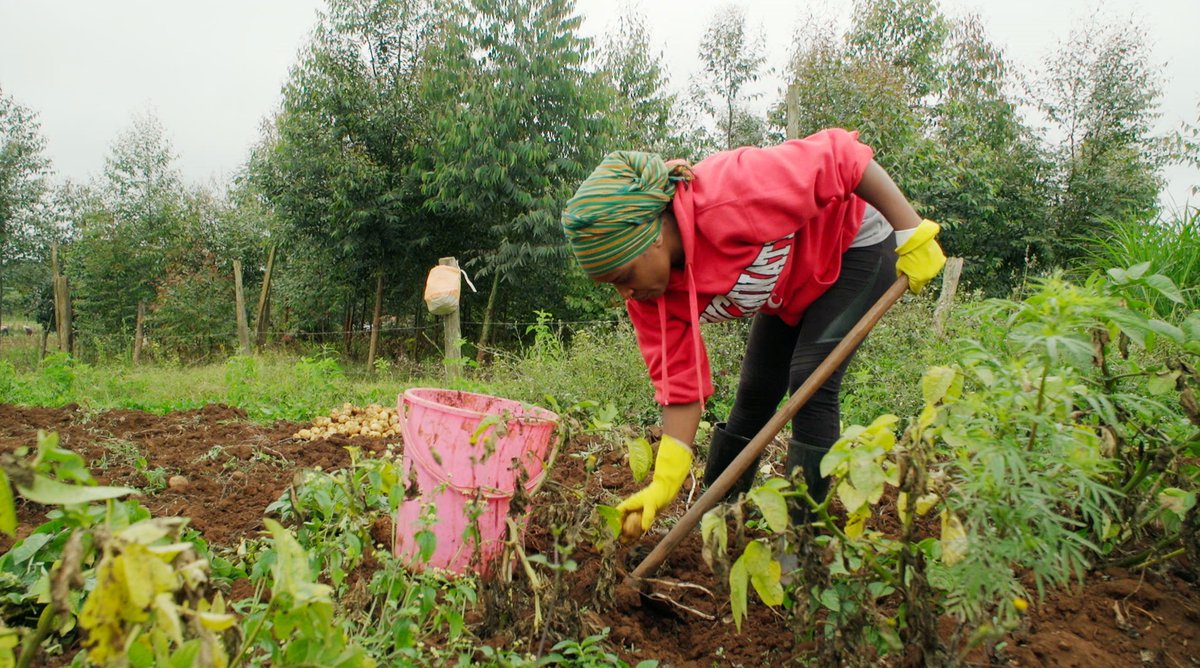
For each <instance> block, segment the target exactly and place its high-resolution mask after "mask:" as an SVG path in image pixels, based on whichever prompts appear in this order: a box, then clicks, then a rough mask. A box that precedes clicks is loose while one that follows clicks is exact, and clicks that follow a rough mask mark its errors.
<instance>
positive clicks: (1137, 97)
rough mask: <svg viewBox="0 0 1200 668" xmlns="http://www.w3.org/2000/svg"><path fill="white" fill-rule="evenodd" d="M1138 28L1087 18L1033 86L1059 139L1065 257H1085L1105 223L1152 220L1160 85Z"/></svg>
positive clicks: (1058, 218)
mask: <svg viewBox="0 0 1200 668" xmlns="http://www.w3.org/2000/svg"><path fill="white" fill-rule="evenodd" d="M1150 48H1151V46H1150V43H1149V42H1147V41H1146V40H1145V33H1144V31H1143V30H1142V29H1141V27H1140V26H1138V25H1137V24H1136V23H1121V24H1109V25H1104V24H1101V23H1099V22H1098V21H1097V20H1096V19H1093V20H1092V21H1090V22H1089V23H1088V24H1085V25H1083V26H1081V27H1079V28H1078V29H1076V30H1073V31H1072V32H1071V34H1070V36H1069V37H1068V38H1067V40H1066V41H1064V42H1063V43H1062V44H1061V45H1060V46H1059V48H1058V49H1057V51H1056V52H1055V53H1054V54H1053V55H1052V56H1051V58H1050V59H1049V61H1048V66H1047V69H1046V71H1045V73H1044V77H1043V78H1042V80H1041V81H1040V82H1039V85H1038V86H1037V94H1038V101H1039V105H1040V108H1041V110H1042V111H1043V112H1044V113H1045V115H1046V117H1047V118H1048V119H1049V120H1050V122H1051V123H1052V124H1053V127H1054V129H1055V130H1056V131H1057V132H1058V134H1059V135H1060V136H1061V137H1062V139H1061V141H1060V142H1058V143H1057V145H1056V147H1055V157H1056V162H1057V170H1056V181H1057V187H1058V197H1057V200H1056V202H1055V212H1054V220H1055V223H1056V228H1055V230H1054V233H1055V234H1056V236H1057V237H1058V238H1059V239H1060V240H1061V243H1060V245H1061V252H1062V254H1063V256H1064V258H1066V259H1070V258H1074V257H1078V256H1080V255H1082V254H1083V253H1084V252H1085V247H1086V246H1087V245H1088V243H1089V241H1088V239H1089V238H1094V237H1095V235H1097V234H1101V233H1102V230H1103V225H1104V221H1105V220H1109V219H1125V218H1134V219H1149V218H1150V217H1152V215H1153V213H1154V211H1155V207H1156V199H1157V195H1158V191H1159V189H1160V188H1161V186H1162V180H1161V176H1160V167H1161V161H1162V159H1163V153H1162V148H1163V145H1162V143H1161V142H1162V140H1161V139H1160V138H1158V137H1156V136H1154V134H1153V129H1152V128H1153V123H1154V121H1155V119H1156V118H1157V117H1158V114H1159V111H1158V109H1159V103H1160V100H1161V95H1162V82H1161V79H1160V77H1159V75H1158V74H1157V70H1156V68H1155V66H1154V64H1153V63H1151V61H1150Z"/></svg>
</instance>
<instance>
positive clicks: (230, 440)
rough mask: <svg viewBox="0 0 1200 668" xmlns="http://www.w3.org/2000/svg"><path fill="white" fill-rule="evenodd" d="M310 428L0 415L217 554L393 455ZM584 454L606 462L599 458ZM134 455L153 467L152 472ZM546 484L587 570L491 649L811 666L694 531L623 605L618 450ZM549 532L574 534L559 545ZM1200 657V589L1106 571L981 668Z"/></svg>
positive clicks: (193, 415)
mask: <svg viewBox="0 0 1200 668" xmlns="http://www.w3.org/2000/svg"><path fill="white" fill-rule="evenodd" d="M300 426H301V425H298V424H295V423H286V422H277V423H275V424H273V425H259V424H255V423H252V422H250V421H248V420H247V419H246V418H245V415H244V414H243V413H242V412H241V411H239V410H237V409H234V408H230V407H227V406H208V407H205V408H203V409H199V410H193V411H184V412H179V413H172V414H169V415H163V416H158V415H153V414H149V413H144V412H140V411H130V410H117V411H107V412H89V411H86V410H83V409H80V408H78V407H74V406H68V407H65V408H61V409H44V408H25V407H17V406H12V405H2V404H0V452H7V451H12V450H13V449H15V448H17V447H20V446H31V447H32V446H33V445H34V444H35V443H36V435H37V431H38V430H39V429H41V430H47V431H56V432H58V434H59V435H60V438H61V443H62V444H63V445H64V446H65V447H68V448H70V449H72V450H74V451H75V452H78V453H80V454H81V455H82V456H83V457H84V458H85V460H87V461H88V462H89V464H90V465H91V467H92V471H93V473H94V474H95V475H96V477H97V478H98V479H100V480H101V481H102V482H104V483H108V484H124V485H130V486H135V487H140V488H145V487H146V486H147V477H146V475H145V474H144V471H146V470H150V471H154V470H156V469H162V470H163V472H164V473H165V474H166V476H167V477H169V476H172V475H182V476H184V477H185V478H186V479H187V484H186V485H185V486H182V487H179V488H177V489H170V488H167V489H161V490H160V491H157V492H155V493H150V494H147V495H146V496H145V497H144V498H143V499H142V503H143V504H144V505H146V506H147V507H148V508H149V509H150V510H151V511H152V512H153V513H154V514H155V515H180V516H186V517H190V518H191V525H192V526H193V527H195V528H196V529H198V530H199V531H200V532H201V533H202V534H203V536H204V538H205V539H206V540H207V541H209V542H210V543H211V544H214V545H219V546H235V545H237V543H238V541H239V540H240V539H241V538H243V537H247V536H253V535H255V534H256V533H257V532H259V531H260V530H262V528H263V525H262V518H263V515H264V512H265V509H266V507H267V505H268V504H270V503H271V502H273V501H274V500H275V499H277V498H278V497H279V496H280V494H282V493H283V492H284V491H285V490H286V489H287V486H288V485H289V484H290V483H291V481H292V479H293V476H294V475H295V473H296V472H297V471H299V470H301V469H303V468H312V467H316V466H320V467H322V468H324V469H326V470H328V469H335V468H338V467H341V466H345V465H346V464H348V463H349V456H348V454H347V453H346V450H345V449H344V447H343V446H346V445H356V446H359V447H362V448H363V449H364V450H368V451H374V452H378V451H381V450H383V449H384V447H385V443H384V442H383V441H380V440H372V439H354V440H353V441H351V440H350V439H345V438H337V439H330V440H320V441H313V442H309V441H302V440H298V439H294V438H292V434H293V433H295V431H296V430H297V428H299V427H300ZM587 452H591V453H593V454H594V455H595V457H594V458H590V459H589V458H588V457H587V456H586V454H587ZM135 453H136V454H135ZM138 455H140V456H141V457H144V458H145V460H146V463H145V465H143V466H141V470H139V467H138V465H137V464H136V457H137V456H138ZM164 480H165V478H164ZM547 480H548V481H547V483H546V484H544V485H543V487H542V489H541V490H540V491H539V492H538V495H537V497H535V498H534V499H533V502H532V504H531V505H532V508H533V513H532V516H531V518H530V521H529V526H528V534H527V537H526V541H527V549H528V550H529V552H530V553H538V552H541V553H545V554H547V555H548V556H552V555H553V554H554V548H553V546H554V544H555V542H556V541H557V542H559V543H560V544H561V543H564V542H573V543H574V549H573V551H572V552H571V555H570V556H571V558H572V559H574V560H575V561H576V562H577V564H578V568H577V570H575V571H574V572H572V573H566V574H565V575H564V576H563V579H562V581H561V583H560V586H558V587H557V588H555V587H551V588H550V589H549V590H547V591H545V592H543V594H542V600H541V603H542V613H543V615H544V616H545V619H546V626H545V627H546V628H548V629H549V632H548V633H544V634H543V633H542V632H540V631H535V630H534V629H533V625H532V610H531V606H530V605H529V600H528V598H527V596H528V586H527V583H525V582H524V581H523V578H522V577H521V575H520V569H518V572H517V575H515V576H514V582H513V583H512V584H507V583H499V582H490V583H486V584H485V585H484V592H483V593H482V595H481V597H480V599H481V601H490V603H485V604H482V605H481V609H480V610H478V611H476V612H475V613H473V614H472V615H471V616H470V617H469V620H470V621H471V625H472V628H473V629H474V630H475V631H476V632H477V633H478V634H479V636H480V637H481V638H482V639H483V641H484V642H487V643H488V644H491V645H495V646H514V645H515V646H520V647H523V648H526V649H528V650H529V651H536V650H538V648H539V647H540V648H543V649H548V648H549V647H550V646H552V645H553V644H554V642H555V640H556V638H559V637H574V638H581V637H584V636H586V635H590V634H593V633H598V632H601V631H602V630H603V629H604V628H608V629H610V633H611V635H610V639H611V640H612V641H613V645H614V646H615V649H616V650H617V651H618V653H619V654H620V655H621V656H622V658H624V659H625V660H627V661H630V663H631V664H632V663H636V662H637V660H640V659H644V658H656V659H659V660H660V661H661V662H662V665H664V666H713V665H722V666H724V665H731V666H737V665H743V666H761V665H770V664H780V665H782V664H788V665H797V664H801V665H803V664H805V660H804V659H805V657H807V656H809V655H811V652H812V650H813V645H812V643H811V642H804V641H802V640H798V639H797V638H795V636H794V630H793V629H792V628H791V627H790V625H789V623H788V622H787V621H786V618H785V616H784V615H782V614H780V613H778V612H777V611H775V610H771V609H768V608H767V607H765V606H763V605H761V603H758V602H757V601H756V600H755V598H754V595H753V594H751V603H750V609H749V616H748V618H747V619H746V620H745V621H744V622H743V631H742V633H740V634H739V633H737V632H736V630H735V628H734V624H733V620H732V617H731V615H730V610H729V605H728V595H727V592H726V590H725V589H724V587H723V585H722V583H721V582H719V581H718V578H717V577H716V576H714V575H713V573H712V572H711V571H710V570H709V568H708V567H707V566H706V565H705V564H704V563H703V561H702V560H701V559H700V556H699V554H700V539H699V536H698V533H696V532H694V533H693V534H692V535H691V536H689V537H688V538H687V539H686V540H685V541H684V542H683V543H682V544H681V545H680V546H679V547H678V548H677V549H676V550H675V552H674V554H673V555H672V556H671V557H670V558H669V559H668V560H667V562H666V563H665V564H664V566H663V567H662V568H661V569H660V571H659V573H658V577H659V578H660V581H659V582H656V583H650V585H649V586H646V587H644V588H643V591H645V592H647V593H650V594H663V595H665V597H666V598H669V599H670V601H673V603H672V602H668V601H665V600H661V599H652V598H648V597H646V596H639V595H634V596H632V597H630V598H629V600H624V601H619V602H618V601H616V600H614V597H616V598H620V594H619V593H618V590H619V589H620V586H619V585H620V584H621V582H622V580H623V578H624V576H625V574H626V573H627V572H629V571H630V570H632V569H633V567H634V566H636V565H637V563H638V562H639V561H640V559H641V558H642V557H644V556H645V554H646V553H647V552H648V551H649V549H650V548H651V547H653V545H654V543H655V542H656V541H657V539H658V538H660V537H661V536H662V535H663V533H664V531H665V530H664V529H662V528H661V527H662V525H663V523H662V522H660V523H658V525H657V526H656V529H655V530H654V531H652V533H651V534H650V535H648V536H646V537H644V538H643V539H642V541H640V542H639V543H637V544H635V545H633V546H629V547H609V548H605V549H603V550H600V549H598V548H597V547H595V545H594V540H595V538H596V534H595V533H594V532H593V531H592V529H591V528H590V527H592V526H593V523H592V522H591V521H589V519H588V515H589V514H590V509H591V508H592V507H593V505H594V504H595V503H609V504H612V503H615V502H616V501H617V500H618V499H619V498H620V497H621V496H622V495H624V494H626V493H628V492H630V491H632V490H633V489H636V488H637V486H638V485H637V483H635V482H634V481H633V480H632V479H631V477H630V475H629V472H628V467H626V466H625V465H624V464H623V463H622V462H621V454H620V453H619V452H613V451H610V450H609V449H607V448H605V447H603V446H602V445H601V444H598V443H591V442H588V441H586V440H583V439H581V440H577V441H576V442H574V443H571V444H570V445H569V447H567V448H565V449H564V450H563V451H562V452H560V453H559V456H558V458H557V460H556V463H555V466H554V469H553V470H552V472H551V475H550V476H549V477H548V479H547ZM692 484H693V483H692V482H691V481H689V482H688V483H685V486H684V490H683V492H682V494H681V496H683V497H685V498H686V497H687V495H688V494H689V493H694V494H695V495H697V496H698V495H699V489H695V490H692V489H691V485H692ZM676 505H677V506H680V507H681V506H682V505H683V504H676ZM18 506H19V507H18V512H19V520H20V527H19V530H18V535H19V536H24V535H28V533H29V532H30V531H31V530H32V529H33V528H34V527H36V526H37V525H38V524H39V523H41V522H43V521H44V519H45V517H44V510H45V509H44V508H43V507H41V506H38V505H36V504H32V503H28V502H19V503H18ZM676 512H679V511H678V509H676ZM676 516H677V515H676ZM388 524H389V523H388V522H386V521H382V522H380V524H379V527H378V532H377V533H379V534H380V536H381V537H382V536H385V535H388V534H389V533H390V528H389V525H388ZM552 527H560V528H564V530H562V532H561V533H560V535H558V536H557V537H556V536H555V531H554V530H553V529H552ZM11 546H12V541H11V540H8V539H7V538H4V537H0V550H8V549H9V548H10V547H11ZM1182 574H1186V573H1182ZM1193 580H1194V578H1193ZM681 583H683V584H681ZM245 584H247V583H245V582H239V583H235V586H234V590H233V591H234V595H235V597H236V596H237V595H242V596H249V595H250V594H251V593H252V591H251V590H250V589H249V588H248V587H246V586H242V585H245ZM686 585H698V586H700V587H703V588H704V589H703V590H701V589H696V588H693V587H689V586H686ZM514 592H516V593H515V594H514ZM709 593H711V595H710V594H709ZM500 594H502V595H500ZM684 606H686V607H684ZM1197 657H1200V590H1198V589H1197V586H1196V585H1195V584H1193V583H1192V582H1189V581H1185V580H1183V579H1181V578H1180V577H1178V576H1177V575H1172V574H1171V572H1170V571H1166V572H1163V573H1149V572H1148V573H1134V572H1123V571H1108V572H1102V573H1093V574H1091V575H1090V576H1089V578H1088V581H1087V583H1086V585H1085V586H1084V587H1082V588H1079V589H1077V590H1075V591H1071V592H1061V593H1056V594H1053V595H1051V596H1049V597H1048V598H1047V600H1046V601H1045V602H1044V603H1042V604H1035V605H1034V607H1033V608H1031V611H1030V614H1029V616H1028V618H1027V623H1026V625H1025V626H1024V628H1022V629H1019V630H1018V631H1017V632H1016V633H1014V634H1013V635H1011V636H1010V637H1009V638H1008V639H1007V645H1006V647H1005V648H1004V650H1003V651H1002V652H1001V653H998V654H997V655H996V656H993V657H982V658H977V659H975V660H974V661H972V662H970V663H974V664H976V665H1011V666H1086V667H1087V668H1108V667H1117V666H1121V667H1125V666H1168V667H1173V668H1183V667H1195V666H1200V659H1198V658H1197Z"/></svg>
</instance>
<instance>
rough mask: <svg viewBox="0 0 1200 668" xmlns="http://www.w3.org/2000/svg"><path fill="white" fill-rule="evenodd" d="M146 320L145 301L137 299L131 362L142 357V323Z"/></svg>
mask: <svg viewBox="0 0 1200 668" xmlns="http://www.w3.org/2000/svg"><path fill="white" fill-rule="evenodd" d="M145 321H146V303H145V302H143V301H141V300H140V299H139V300H138V312H137V322H136V324H135V325H134V327H133V363H134V364H137V363H138V361H139V360H140V359H141V357H142V323H144V322H145Z"/></svg>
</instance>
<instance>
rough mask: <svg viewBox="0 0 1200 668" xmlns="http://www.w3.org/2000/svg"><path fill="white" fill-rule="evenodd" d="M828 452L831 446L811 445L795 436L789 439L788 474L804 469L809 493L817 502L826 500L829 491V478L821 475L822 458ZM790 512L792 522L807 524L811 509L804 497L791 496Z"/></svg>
mask: <svg viewBox="0 0 1200 668" xmlns="http://www.w3.org/2000/svg"><path fill="white" fill-rule="evenodd" d="M827 452H829V448H822V447H819V446H816V445H810V444H808V443H803V442H801V441H797V440H796V439H794V438H793V439H792V440H790V441H788V453H787V474H788V476H791V475H792V472H793V471H795V470H796V467H800V468H801V469H803V474H802V475H803V476H804V483H805V484H806V485H808V495H809V496H811V497H812V498H813V500H814V501H816V502H817V503H820V502H822V501H824V500H825V495H826V494H827V493H828V492H829V478H825V477H822V476H821V459H822V458H824V457H825V453H827ZM788 513H789V514H790V515H791V517H792V524H793V525H797V524H807V523H808V522H809V516H810V514H811V511H810V509H809V507H808V503H807V502H806V501H805V500H804V499H800V498H797V497H789V499H788Z"/></svg>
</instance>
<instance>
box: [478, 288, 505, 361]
mask: <svg viewBox="0 0 1200 668" xmlns="http://www.w3.org/2000/svg"><path fill="white" fill-rule="evenodd" d="M499 291H500V272H496V275H495V276H493V277H492V291H491V292H489V293H488V301H487V307H486V308H484V309H483V327H482V331H481V332H479V344H478V345H477V346H476V351H475V362H476V363H478V364H483V361H484V359H485V358H486V357H487V344H488V336H489V335H490V334H491V333H492V314H493V312H494V311H493V310H494V309H495V308H496V293H497V292H499Z"/></svg>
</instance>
